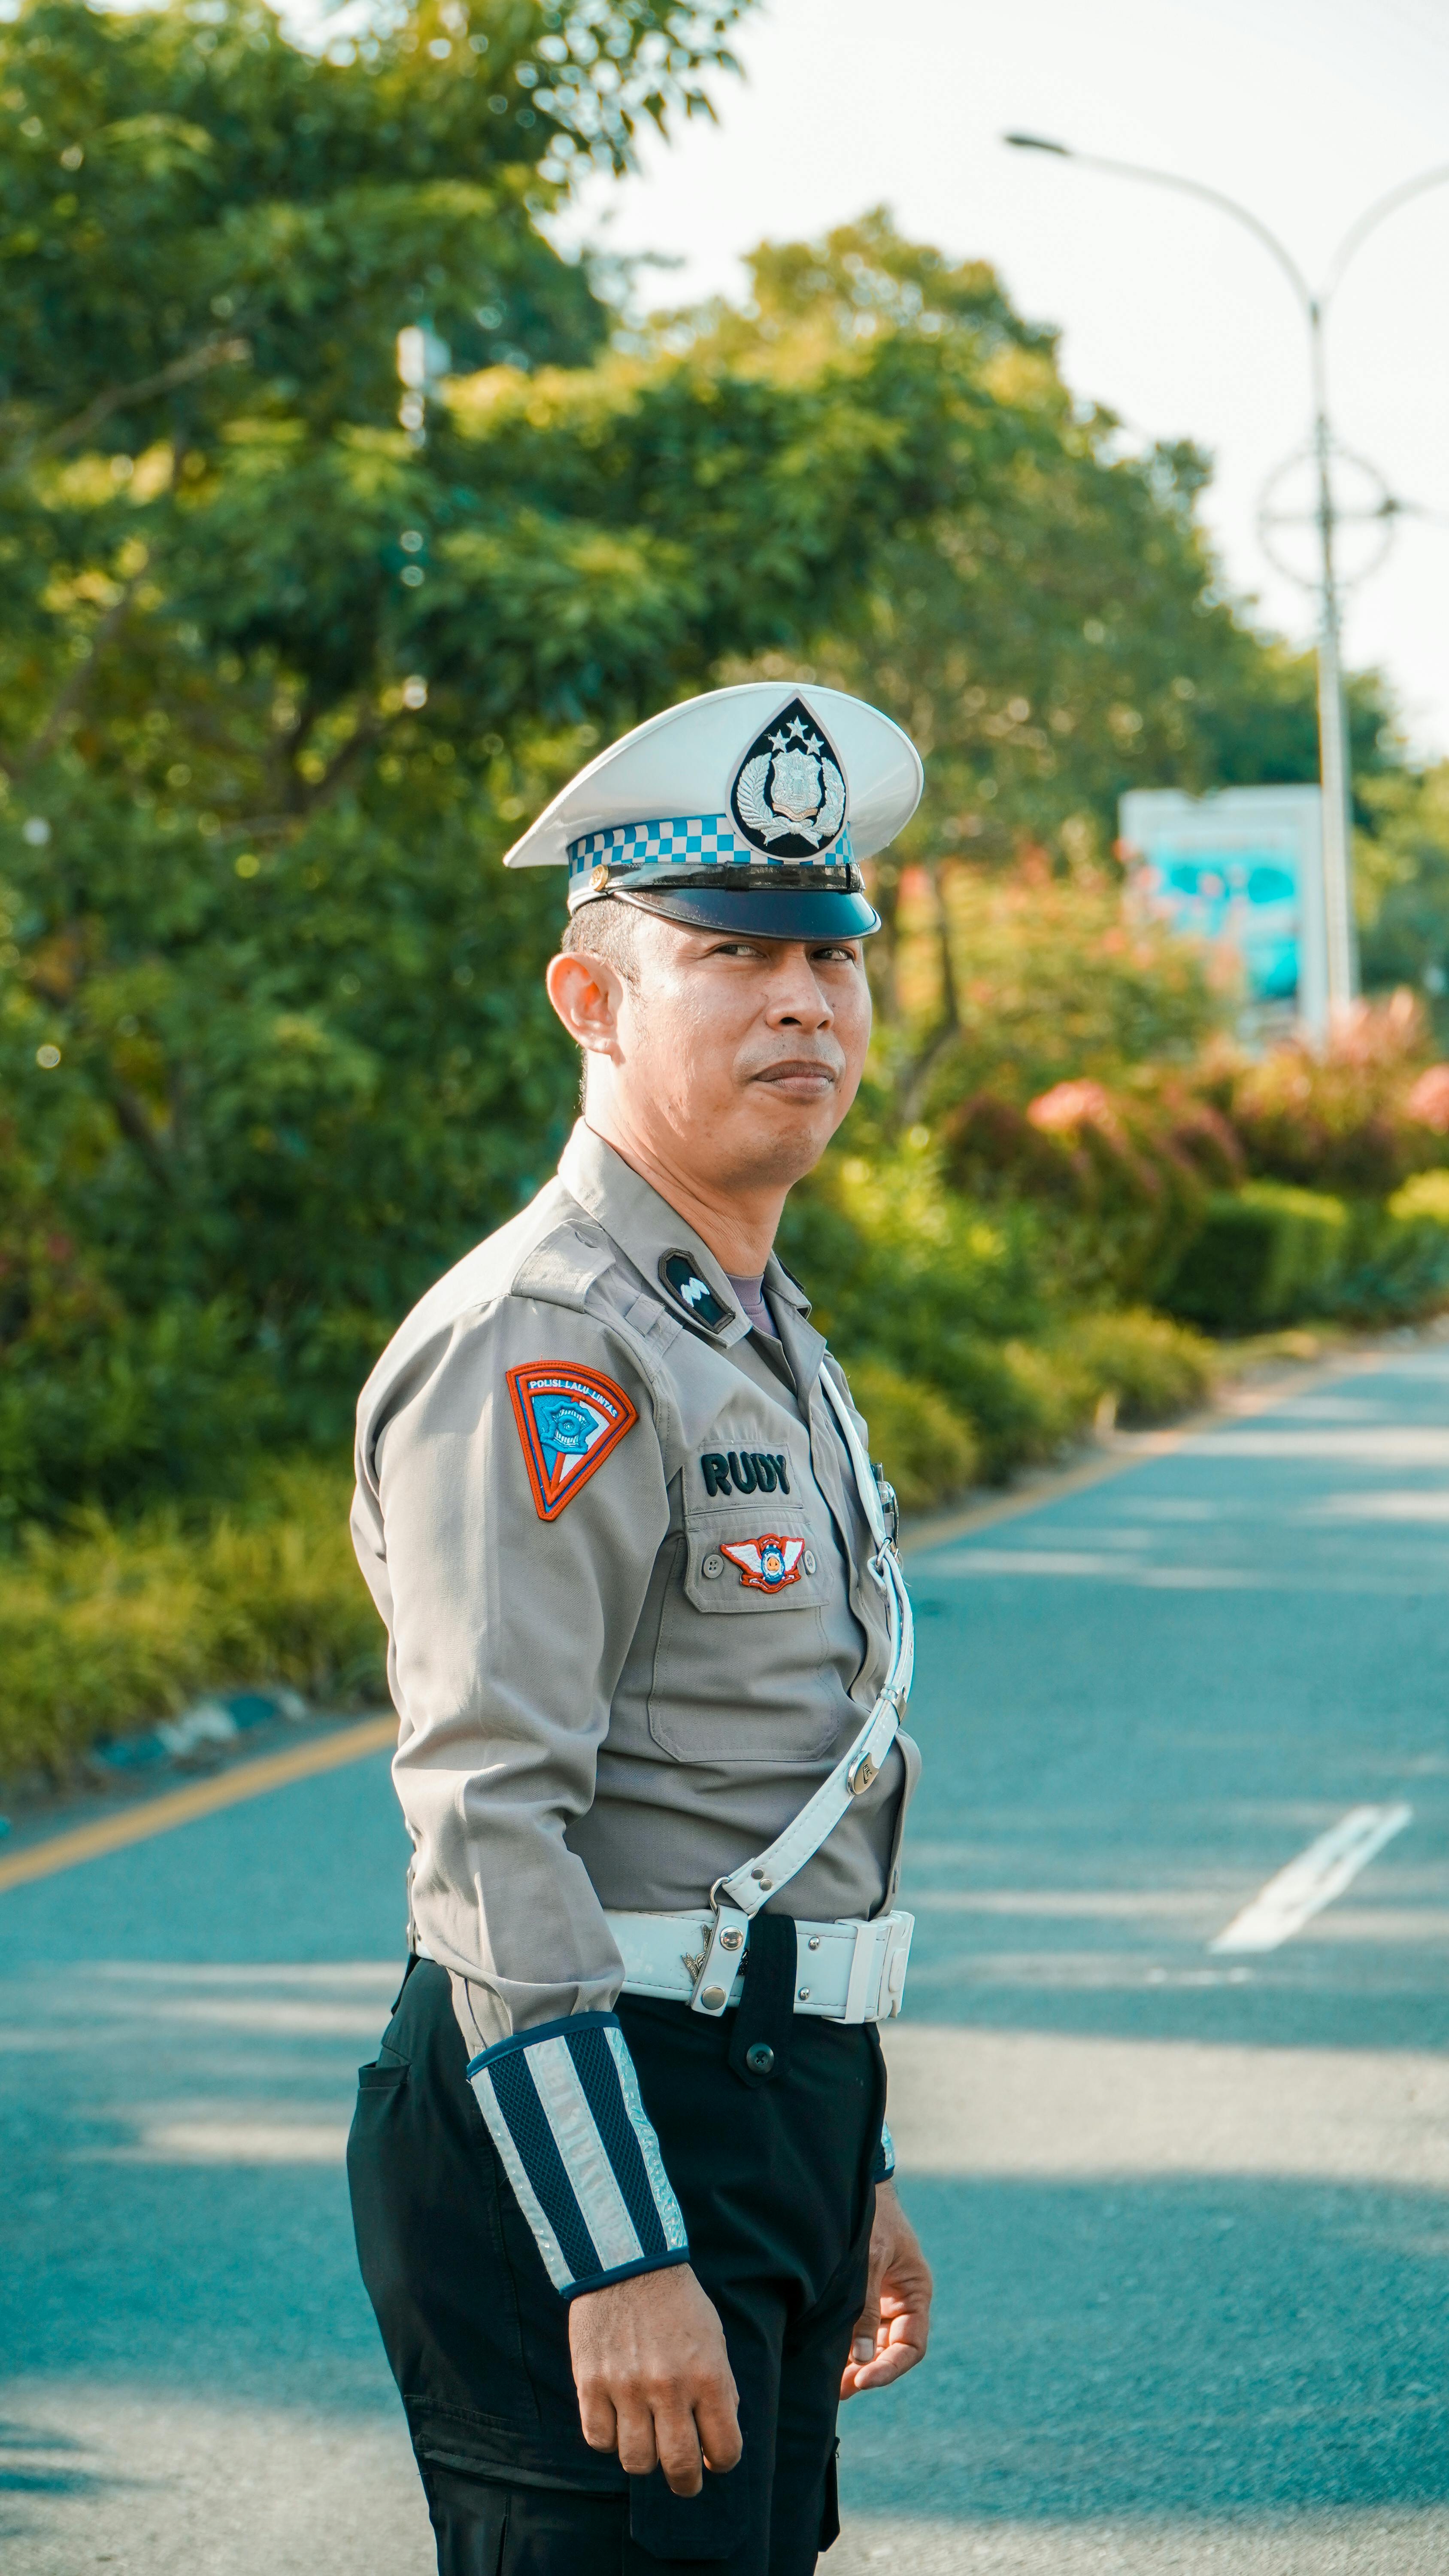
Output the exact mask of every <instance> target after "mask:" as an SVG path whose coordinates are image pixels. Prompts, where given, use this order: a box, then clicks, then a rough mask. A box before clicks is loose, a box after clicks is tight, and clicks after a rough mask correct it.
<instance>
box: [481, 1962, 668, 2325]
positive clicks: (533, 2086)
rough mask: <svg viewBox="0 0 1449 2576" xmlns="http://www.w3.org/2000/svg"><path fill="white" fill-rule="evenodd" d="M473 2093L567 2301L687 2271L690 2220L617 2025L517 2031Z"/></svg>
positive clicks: (488, 2060) (608, 2021)
mask: <svg viewBox="0 0 1449 2576" xmlns="http://www.w3.org/2000/svg"><path fill="white" fill-rule="evenodd" d="M468 2081H469V2083H470V2084H471V2085H472V2087H473V2090H474V2092H475V2094H476V2095H477V2097H478V2107H479V2109H480V2110H481V2112H482V2114H483V2117H484V2119H485V2120H486V2121H487V2123H488V2133H489V2135H490V2137H491V2138H492V2140H493V2144H494V2145H495V2147H496V2148H497V2150H498V2154H499V2158H500V2160H501V2162H502V2165H503V2170H504V2172H505V2173H506V2174H507V2176H508V2179H509V2181H510V2182H511V2184H512V2185H513V2189H514V2193H515V2196H516V2198H517V2201H518V2205H519V2208H520V2209H521V2210H522V2212H523V2214H524V2217H525V2218H526V2219H527V2220H528V2223H529V2226H530V2227H531V2228H532V2229H533V2233H534V2236H535V2238H536V2239H537V2243H538V2250H539V2252H540V2254H541V2255H542V2256H543V2260H544V2265H545V2268H546V2270H547V2272H548V2276H549V2279H550V2280H551V2281H552V2283H553V2285H554V2288H555V2289H556V2290H557V2291H559V2293H560V2294H561V2296H562V2297H564V2298H565V2299H574V2298H577V2297H578V2295H579V2293H580V2292H581V2291H583V2290H599V2289H602V2288H603V2286H604V2284H605V2282H606V2281H627V2280H628V2279H629V2278H630V2276H631V2274H633V2273H635V2272H657V2271H661V2270H662V2269H663V2267H664V2266H665V2265H666V2264H668V2263H687V2262H688V2260H689V2238H688V2236H687V2234H686V2232H685V2226H684V2218H683V2214H682V2212H681V2210H680V2206H679V2203H678V2201H677V2200H676V2199H675V2197H674V2194H673V2192H672V2190H671V2189H670V2185H669V2177H668V2175H667V2174H666V2172H665V2170H664V2162H663V2158H662V2157H661V2155H660V2153H659V2140H658V2139H657V2137H656V2136H655V2134H654V2130H653V2127H652V2126H651V2124H650V2120H649V2116H648V2113H647V2112H646V2111H645V2108H644V2104H643V2101H642V2099H641V2097H640V2093H639V2079H638V2076H637V2075H636V2074H635V2072H634V2061H633V2059H632V2058H631V2056H630V2055H629V2046H628V2042H627V2040H626V2039H625V2037H624V2033H623V2031H622V2029H621V2028H620V2026H619V2022H618V2019H617V2017H616V2016H615V2015H614V2014H613V2013H604V2012H586V2013H575V2014H573V2015H571V2017H570V2018H569V2019H568V2020H567V2021H549V2022H542V2023H540V2025H539V2027H538V2028H537V2029H536V2030H521V2031H517V2032H515V2033H514V2035H513V2037H512V2038H511V2039H503V2040H500V2041H499V2042H498V2044H497V2046H496V2047H494V2048H485V2049H484V2051H483V2054H482V2056H481V2057H475V2058H474V2059H473V2061H472V2063H471V2065H470V2066H469V2068H468Z"/></svg>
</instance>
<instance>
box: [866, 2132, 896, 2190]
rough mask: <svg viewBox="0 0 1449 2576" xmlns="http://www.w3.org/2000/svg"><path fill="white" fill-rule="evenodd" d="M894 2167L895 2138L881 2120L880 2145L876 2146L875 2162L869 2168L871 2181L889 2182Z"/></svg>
mask: <svg viewBox="0 0 1449 2576" xmlns="http://www.w3.org/2000/svg"><path fill="white" fill-rule="evenodd" d="M895 2169H896V2146H895V2140H894V2138H893V2137H892V2136H891V2133H890V2130H889V2129H888V2128H887V2126H886V2123H885V2121H884V2120H882V2122H881V2124H880V2145H879V2146H878V2147H877V2148H876V2151H875V2162H874V2164H873V2165H872V2166H871V2169H870V2178H871V2181H872V2182H889V2181H890V2179H891V2176H892V2174H893V2173H894V2172H895Z"/></svg>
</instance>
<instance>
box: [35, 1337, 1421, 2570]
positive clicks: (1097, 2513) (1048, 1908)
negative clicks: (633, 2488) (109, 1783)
mask: <svg viewBox="0 0 1449 2576" xmlns="http://www.w3.org/2000/svg"><path fill="white" fill-rule="evenodd" d="M912 1583H913V1590H914V1592H915V1594H916V1598H917V1603H918V1607H919V1610H920V1613H921V1644H922V1654H921V1660H920V1675H919V1681H918V1688H917V1693H916V1698H915V1701H914V1703H913V1711H912V1722H913V1725H914V1728H915V1731H916V1733H917V1735H918V1736H919V1738H920V1740H921V1742H922V1745H923V1748H924V1751H925V1755H926V1760H927V1766H928V1767H927V1776H926V1785H925V1787H924V1788H923V1791H922V1794H921V1798H920V1802H919V1805H918V1808H917V1810H916V1813H915V1817H914V1820H913V1821H914V1833H913V1837H912V1855H913V1856H912V1861H911V1867H910V1873H909V1887H908V1891H907V1901H908V1902H910V1903H912V1904H913V1905H914V1907H915V1910H916V1912H917V1915H918V1918H919V1923H918V1933H917V1945H916V1953H915V1957H914V1960H913V1964H912V1972H911V1989H910V1995H909V2000H908V2006H907V2015H906V2018H905V2020H904V2021H903V2022H902V2023H901V2024H900V2025H898V2026H897V2028H896V2030H895V2031H894V2032H893V2034H892V2044H891V2058H892V2084H893V2096H892V2120H893V2126H894V2128H895V2131H896V2135H897V2139H898V2143H899V2145H900V2149H901V2162H902V2173H903V2187H904V2190H905V2192H906V2195H907V2198H908V2200H909V2203H910V2206H911V2208H912V2210H913V2211H914V2213H915V2215H916V2218H917V2221H918V2223H919V2225H920V2226H921V2229H922V2232H923V2234H924V2236H925V2238H926V2241H927V2244H928V2248H929V2250H930V2252H931V2255H932V2258H933V2260H934V2262H935V2264H936V2267H937V2273H938V2279H939V2283H940V2292H941V2296H940V2307H939V2322H938V2327H937V2334H936V2341H935V2345H934V2348H933V2353H932V2358H931V2362H930V2365H929V2367H928V2368H927V2369H924V2370H922V2371H920V2372H918V2373H917V2374H916V2375H915V2376H914V2377H913V2378H912V2379H911V2380H910V2381H909V2382H907V2383H905V2384H904V2385H903V2386H902V2387H901V2388H900V2389H899V2390H896V2391H893V2392H890V2393H888V2394H886V2395H883V2396H876V2397H873V2398H869V2399H863V2400H860V2401H857V2402H856V2403H855V2404H854V2405H852V2406H851V2407H850V2408H848V2409H847V2410H846V2415H845V2420H844V2476H843V2489H844V2498H845V2508H846V2520H847V2528H846V2533H845V2536H844V2539H843V2540H842V2543H841V2545H840V2547H839V2549H838V2550H837V2551H836V2552H835V2553H834V2554H833V2557H832V2559H831V2560H829V2561H828V2562H826V2563H827V2564H828V2565H830V2566H831V2567H832V2569H833V2570H834V2571H835V2576H866V2571H868V2570H876V2569H879V2570H882V2571H886V2576H890V2571H902V2576H904V2571H909V2576H959V2572H960V2571H968V2570H969V2571H971V2576H998V2571H999V2576H1048V2571H1050V2576H1088V2571H1090V2576H1102V2572H1103V2571H1117V2570H1121V2571H1126V2576H1149V2571H1150V2576H1157V2571H1159V2570H1168V2569H1172V2570H1179V2569H1181V2570H1189V2571H1194V2572H1195V2571H1199V2570H1203V2571H1213V2576H1220V2571H1221V2572H1222V2576H1226V2572H1227V2571H1231V2576H1310V2571H1311V2576H1339V2571H1343V2576H1349V2571H1350V2570H1351V2571H1353V2576H1380V2571H1392V2576H1429V2571H1430V2570H1433V2571H1435V2576H1440V2571H1442V2569H1443V2567H1444V2566H1445V2564H1446V2562H1449V2441H1446V2432H1449V2422H1446V2418H1449V2371H1446V2363H1449V2301H1446V2296H1445V2292H1446V2286H1449V2059H1446V2057H1445V2054H1444V2042H1445V2038H1446V2035H1449V1973H1446V1970H1449V1737H1446V1726H1445V1712H1446V1704H1449V1693H1446V1681H1449V1353H1446V1352H1445V1351H1444V1349H1443V1348H1442V1346H1435V1345H1433V1344H1427V1343H1426V1344H1419V1345H1414V1346H1406V1347H1404V1348H1403V1349H1401V1350H1399V1351H1396V1352H1394V1353H1393V1354H1392V1355H1391V1356H1389V1357H1387V1358H1381V1359H1379V1360H1377V1361H1375V1362H1373V1363H1371V1364H1363V1365H1358V1366H1356V1367H1353V1368H1349V1369H1346V1370H1344V1371H1343V1372H1341V1373H1340V1374H1339V1375H1338V1376H1337V1377H1336V1378H1335V1379H1334V1380H1333V1381H1332V1382H1331V1383H1326V1384H1324V1383H1320V1384H1318V1385H1317V1386H1316V1387H1310V1388H1308V1389H1307V1390H1306V1391H1304V1392H1301V1393H1299V1394H1298V1395H1296V1396H1292V1397H1289V1398H1287V1399H1285V1400H1282V1401H1280V1402H1279V1403H1277V1404H1276V1406H1275V1407H1274V1408H1273V1409H1270V1410H1268V1411H1259V1412H1257V1413H1254V1414H1252V1415H1251V1416H1244V1417H1242V1418H1238V1419H1229V1420H1228V1421H1227V1422H1225V1423H1224V1424H1223V1425H1221V1426H1220V1427H1217V1428H1215V1429H1213V1430H1212V1431H1210V1432H1208V1433H1207V1434H1205V1435H1201V1436H1195V1437H1192V1438H1190V1439H1187V1440H1186V1441H1182V1442H1179V1443H1164V1444H1161V1445H1160V1446H1159V1447H1156V1448H1152V1447H1149V1448H1148V1450H1147V1452H1146V1453H1145V1455H1144V1456H1143V1457H1142V1458H1140V1459H1138V1460H1137V1461H1136V1462H1135V1463H1133V1464H1132V1465H1131V1466H1130V1468H1129V1469H1128V1470H1127V1471H1126V1472H1123V1473H1121V1474H1115V1475H1112V1476H1110V1477H1108V1478H1106V1479H1105V1480H1103V1481H1100V1482H1098V1483H1095V1484H1092V1485H1089V1486H1085V1487H1081V1488H1079V1489H1077V1490H1075V1491H1071V1492H1065V1493H1058V1494H1057V1495H1055V1496H1054V1497H1051V1498H1048V1499H1047V1500H1045V1501H1044V1502H1042V1503H1040V1504H1038V1505H1037V1506H1036V1507H1035V1508H1032V1509H1031V1510H1029V1511H1027V1512H1025V1513H1022V1514H1018V1515H1016V1516H1014V1517H1010V1518H1007V1519H1004V1520H1002V1521H999V1522H998V1523H996V1524H995V1525H994V1526H991V1527H986V1528H979V1527H978V1528H976V1529H975V1530H973V1531H971V1532H969V1533H967V1534H966V1535H964V1536H962V1537H960V1538H957V1539H955V1540H950V1541H944V1540H939V1541H937V1542H936V1543H934V1544H932V1545H931V1546H930V1547H929V1548H926V1549H922V1550H918V1551H917V1552H916V1554H915V1556H914V1559H913V1565H912ZM1364 1805H1371V1806H1374V1807H1377V1808H1380V1809H1385V1810H1387V1809H1392V1808H1395V1807H1399V1806H1404V1805H1407V1806H1408V1807H1409V1808H1410V1809H1411V1810H1412V1814H1411V1817H1410V1820H1409V1821H1408V1822H1407V1823H1406V1824H1404V1825H1403V1826H1402V1829H1401V1830H1398V1831H1397V1832H1395V1834H1394V1835H1393V1838H1392V1839H1391V1840H1390V1841H1388V1842H1387V1843H1386V1845H1385V1846H1384V1848H1383V1849H1382V1850H1381V1851H1380V1853H1379V1855H1378V1857H1377V1858H1375V1859H1373V1860H1372V1861H1371V1862H1370V1863H1369V1865H1368V1866H1367V1867H1366V1868H1364V1869H1363V1870H1362V1871H1361V1873H1360V1874H1359V1875H1358V1876H1357V1877H1356V1878H1354V1880H1353V1881H1352V1884H1351V1885H1350V1886H1348V1887H1347V1888H1346V1889H1345V1890H1344V1892H1343V1893H1342V1894H1340V1895H1339V1897H1338V1898H1337V1900H1336V1901H1335V1902H1334V1903H1332V1904H1331V1905H1330V1906H1328V1907H1327V1909H1326V1910H1324V1911H1322V1912H1320V1913H1319V1914H1317V1915H1316V1916H1315V1917H1314V1918H1313V1919H1311V1920H1310V1921H1308V1922H1307V1923H1305V1924H1304V1926H1303V1928H1301V1929H1300V1930H1298V1931H1297V1932H1296V1933H1295V1934H1294V1935H1293V1936H1292V1937H1291V1938H1290V1939H1288V1940H1286V1941H1285V1942H1284V1943H1283V1944H1282V1946H1280V1947H1278V1948H1275V1949H1273V1950H1271V1951H1265V1952H1251V1951H1250V1952H1234V1951H1227V1952H1223V1951H1215V1950H1213V1949H1212V1948H1211V1946H1210V1945H1211V1944H1212V1943H1213V1941H1214V1940H1215V1938H1216V1937H1217V1936H1218V1935H1219V1934H1221V1933H1222V1932H1223V1930H1224V1929H1225V1927H1226V1926H1227V1925H1228V1923H1229V1922H1230V1921H1231V1920H1232V1919H1233V1918H1234V1917H1235V1916H1236V1915H1237V1914H1238V1913H1239V1911H1240V1909H1241V1908H1243V1907H1244V1906H1245V1905H1246V1904H1247V1903H1248V1902H1249V1901H1250V1900H1251V1899H1252V1898H1253V1897H1254V1895H1255V1894H1256V1893H1257V1891H1258V1890H1259V1889H1260V1888H1261V1887H1262V1886H1263V1885H1264V1883H1265V1882H1267V1881H1269V1880H1271V1879H1272V1877H1273V1876H1274V1874H1275V1873H1276V1872H1278V1871H1279V1870H1280V1869H1281V1868H1282V1867H1283V1866H1284V1864H1286V1863H1288V1862H1289V1861H1291V1860H1292V1859H1293V1858H1294V1856H1295V1855H1296V1854H1297V1853H1299V1852H1301V1851H1302V1850H1303V1849H1304V1848H1305V1847H1306V1846H1309V1845H1311V1844H1312V1843H1313V1842H1314V1841H1315V1840H1316V1838H1318V1837H1319V1836H1321V1835H1322V1834H1323V1833H1324V1832H1325V1831H1327V1830H1328V1829H1330V1828H1332V1827H1333V1826H1334V1825H1335V1824H1336V1823H1337V1822H1338V1821H1339V1820H1340V1819H1341V1818H1342V1817H1344V1815H1345V1814H1346V1813H1348V1812H1349V1811H1351V1810H1354V1809H1355V1808H1358V1807H1361V1806H1364ZM402 1857H403V1841H402V1834H401V1829H400V1827H399V1824H398V1822H397V1819H396V1816H395V1813H394V1810H393V1805H392V1799H391V1791H390V1788H389V1784H388V1780H387V1773H386V1767H385V1761H384V1760H383V1759H381V1758H378V1757H373V1758H372V1759H369V1760H367V1761H365V1762H358V1763H357V1764H355V1765H354V1766H352V1767H350V1768H347V1769H342V1770H338V1771H334V1772H332V1773H331V1774H329V1775H327V1776H325V1777H322V1778H316V1779H312V1780H308V1781H305V1782H301V1783H298V1784H296V1785H293V1786H291V1787H288V1788H285V1789H280V1790H275V1791H273V1792H272V1793H270V1794H268V1795H266V1796H264V1797H259V1798H257V1799H255V1800H254V1801H252V1802H250V1803H247V1804H242V1805H237V1806H234V1807H232V1808H230V1809H229V1810H228V1811H226V1812H225V1813H222V1814H218V1815H214V1816H211V1817H208V1818H205V1819H203V1820H201V1821H198V1822H193V1823H190V1824H188V1825H186V1826H185V1827H183V1828H182V1829H181V1830H178V1831H174V1832H171V1833H168V1834H166V1835H164V1836H163V1837H160V1838H158V1839H156V1840H154V1841H150V1842H145V1843H141V1844H138V1845H136V1846H134V1847H133V1848H131V1849H129V1850H125V1851H120V1852H116V1853H114V1854H112V1855H111V1856H109V1857H107V1858H104V1859H100V1860H94V1861H91V1862H89V1863H87V1864H86V1865H84V1866H82V1867H75V1868H70V1869H67V1870H65V1871H63V1872H60V1873H57V1874H56V1875H53V1876H50V1877H47V1878H45V1879H42V1880H39V1881H37V1882H36V1883H34V1884H32V1885H29V1886H25V1887H16V1888H11V1889H10V1890H8V1891H6V1892H4V1893H3V1894H0V2046H3V2060H0V2065H3V2075H0V2083H3V2099H0V2117H3V2135H0V2175H3V2190H0V2363H3V2368H4V2371H5V2386H4V2389H3V2392H0V2549H3V2555H4V2562H5V2566H6V2569H7V2571H9V2576H77V2572H78V2571H80V2570H85V2569H89V2568H92V2567H102V2566H106V2567H112V2568H115V2569H117V2570H120V2571H123V2576H182V2572H183V2571H185V2576H264V2572H265V2576H293V2571H295V2576H304V2571H305V2576H343V2571H352V2570H354V2569H356V2570H359V2571H361V2570H366V2571H368V2576H427V2569H428V2567H429V2564H430V2551H429V2546H428V2535H427V2529H426V2522H425V2518H424V2515H423V2512H422V2508H421V2503H420V2499H419V2497H418V2494H417V2492H416V2489H415V2485H414V2480H413V2473H412V2468H411V2462H410V2459H409V2455H408V2450H407V2445H406V2442H405V2439H404V2436H403V2431H402V2425H401V2418H400V2415H399V2414H398V2411H397V2409H396V2404H395V2400H394V2398H393V2394H392V2390H391V2386H390V2383H389V2382H388V2380H387V2377H386V2373H385V2370H384V2367H383V2364H382V2359H381V2354H380V2351H379V2349H378V2347H377V2344H376V2339H375V2335H374V2330H373V2326H372V2320H371V2316H370V2314H369V2311H368V2309H367V2306H366V2303H365V2301H364V2299H363V2295H362V2292H361V2289H360V2286H359V2284H358V2282H357V2279H356V2276H355V2272H354V2267H353V2259H352V2249H351V2242H350V2232H349V2225H348V2218H347V2210H346V2199H345V2191H344V2184H343V2175H342V2168H341V2152H342V2142H343V2138H344V2135H345V2130H346V2124H347V2119H348V2116H349V2111H350V2101H351V2092H352V2084H353V2070H354V2068H355V2066H356V2064H357V2063H358V2061H359V2059H360V2058H362V2057H363V2056H367V2055H370V2054H371V2053H372V2042H373V2041H374V2040H375V2038H376V2035H377V2033H378V2030H379V2028H380V2026H381V2023H382V2020H383V2018H384V2016H385V2012H386V2007H387V2003H388V1999H389V1996H390V1994H391V1992H392V1988H393V1983H394V1980H395V1975H396V1967H395V1962H396V1958H397V1951H398V1931H399V1916H400V1897H399V1882H400V1873H401V1865H402Z"/></svg>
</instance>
